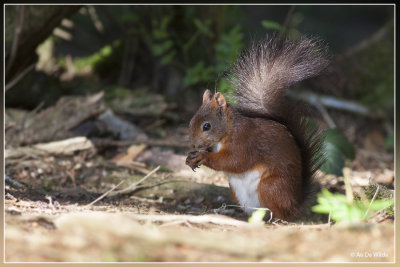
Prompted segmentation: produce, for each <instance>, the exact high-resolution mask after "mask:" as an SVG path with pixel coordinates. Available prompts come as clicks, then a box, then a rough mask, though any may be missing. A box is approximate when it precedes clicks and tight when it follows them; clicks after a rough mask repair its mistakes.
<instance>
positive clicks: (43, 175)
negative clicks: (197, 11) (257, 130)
mask: <svg viewBox="0 0 400 267" xmlns="http://www.w3.org/2000/svg"><path fill="white" fill-rule="evenodd" d="M92 100H93V99H91V101H92ZM93 101H94V102H96V101H97V100H96V101H95V100H93ZM58 105H59V106H61V105H62V103H61V104H60V103H58ZM65 106H66V107H67V106H70V103H69V104H68V105H65ZM91 110H92V111H93V109H91ZM103 111H104V110H102V112H103ZM49 113H51V114H54V112H49V111H47V113H46V111H44V112H41V113H39V114H36V115H35V114H34V115H33V116H30V118H31V119H32V120H33V121H34V119H35V116H36V117H39V118H41V120H43V118H46V116H47V114H49ZM82 113H84V110H83V111H82V110H81V113H80V114H82ZM98 113H99V114H100V113H101V112H98ZM60 114H61V113H60ZM63 114H65V112H63ZM66 114H68V116H69V117H71V113H66ZM7 116H9V117H8V118H7V117H6V141H8V142H7V143H6V145H7V146H6V160H5V164H6V166H5V167H6V177H5V179H6V188H5V190H6V191H5V260H6V262H182V261H184V262H299V261H300V262H360V261H365V262H393V261H394V218H393V216H390V215H388V214H385V213H378V214H374V216H372V217H371V218H370V219H369V220H368V221H367V222H365V223H362V224H359V225H355V226H345V225H339V224H334V223H331V222H330V220H329V218H328V216H325V215H317V214H313V215H310V213H308V214H306V215H304V216H303V217H300V218H299V219H298V220H296V221H295V222H285V221H281V220H277V219H275V218H273V219H271V220H268V219H266V222H265V224H252V223H248V220H247V219H248V218H247V216H246V215H245V214H244V213H243V212H242V211H241V210H240V208H238V207H235V206H234V205H235V203H234V202H233V200H232V198H231V196H230V190H229V187H228V182H227V179H226V177H225V176H224V174H223V173H221V172H215V171H212V170H210V169H207V168H205V167H201V168H200V169H198V170H197V171H196V172H193V171H192V170H191V169H190V168H189V167H187V166H185V164H184V162H185V153H186V152H187V148H186V147H185V142H184V141H182V140H186V139H185V138H186V137H185V136H186V135H187V129H186V127H184V126H179V127H173V128H172V127H171V129H166V130H165V131H166V132H165V133H164V134H163V136H164V137H161V138H158V139H157V138H152V139H140V138H138V139H136V141H135V142H133V141H116V140H111V139H105V138H103V139H100V138H86V137H78V138H76V136H79V135H80V134H78V133H77V132H79V131H78V130H76V128H77V125H78V124H82V122H87V118H93V117H94V115H93V114H92V113H91V114H89V115H87V116H86V117H85V118H79V123H78V122H71V121H68V123H69V125H68V127H67V128H68V129H66V128H65V127H64V128H63V127H58V126H57V123H56V124H54V123H53V124H52V126H51V127H53V128H54V129H55V128H57V127H58V128H57V131H54V132H52V138H45V139H43V140H40V138H39V137H38V134H39V133H40V132H38V131H28V130H29V126H28V127H26V128H24V129H22V130H21V129H17V126H16V125H20V123H19V122H18V119H17V116H16V115H15V112H14V115H13V116H11V115H10V113H8V115H7ZM79 116H81V115H79ZM79 116H78V115H76V116H74V115H72V117H74V118H76V117H79ZM96 116H98V114H97V115H96ZM20 117H21V116H20ZM22 117H23V118H25V119H24V120H25V122H24V123H25V124H26V125H32V126H30V127H31V128H32V129H34V127H35V123H29V122H27V121H28V119H29V118H28V119H27V116H22ZM28 117H29V116H28ZM72 117H71V118H72ZM59 121H61V122H62V123H63V125H64V126H65V123H66V121H67V120H66V119H59ZM349 123H350V124H351V122H349ZM364 126H365V125H358V126H357V127H359V128H363V127H364ZM49 127H50V126H49ZM83 128H84V127H83ZM70 129H74V131H75V132H74V131H69V135H65V136H62V133H64V134H65V133H66V132H67V130H70ZM349 129H350V127H349ZM352 129H353V130H351V129H350V130H349V131H348V132H346V134H347V136H348V137H349V139H350V140H351V141H352V140H361V141H360V142H359V143H358V144H357V147H356V159H355V160H354V161H353V162H351V163H349V164H348V167H347V168H348V170H349V172H350V177H351V181H350V182H351V186H352V189H353V191H354V192H357V190H360V188H362V187H363V186H368V185H369V184H370V183H375V184H380V185H381V187H382V188H387V190H389V191H390V190H391V191H393V190H392V189H393V183H394V172H393V160H394V159H393V151H391V152H390V151H386V150H383V149H381V148H382V147H383V145H382V142H383V141H382V139H383V137H382V134H381V133H380V131H379V130H377V128H376V127H375V128H374V127H372V126H371V125H370V126H369V127H366V128H365V130H364V131H363V133H362V135H360V133H359V131H357V129H354V128H352ZM80 131H83V130H82V127H81V128H80ZM22 132H23V134H24V135H22V137H21V136H20V135H19V134H20V133H22ZM48 132H49V130H47V131H46V132H45V133H43V134H42V136H43V135H44V134H47V133H48ZM27 135H29V136H30V137H32V138H31V139H30V140H31V141H30V142H26V143H23V142H21V140H28V139H27ZM7 136H8V137H7ZM54 136H57V138H56V139H55V138H53V137H54ZM61 137H62V138H61ZM53 140H64V143H62V142H61V143H60V142H56V143H52V142H51V141H53ZM140 140H141V141H140ZM377 140H378V141H377ZM38 143H41V144H39V145H38ZM158 166H160V167H158ZM317 176H318V177H317V178H318V181H319V183H320V184H321V187H322V188H327V189H329V190H330V191H331V192H341V193H343V192H344V188H345V183H344V179H343V177H336V176H333V175H324V174H322V173H318V175H317Z"/></svg>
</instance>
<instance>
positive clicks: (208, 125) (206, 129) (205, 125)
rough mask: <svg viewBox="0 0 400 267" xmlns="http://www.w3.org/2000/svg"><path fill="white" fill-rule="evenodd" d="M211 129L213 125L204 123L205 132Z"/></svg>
mask: <svg viewBox="0 0 400 267" xmlns="http://www.w3.org/2000/svg"><path fill="white" fill-rule="evenodd" d="M210 129H211V124H209V123H208V122H206V123H204V125H203V131H208V130H210Z"/></svg>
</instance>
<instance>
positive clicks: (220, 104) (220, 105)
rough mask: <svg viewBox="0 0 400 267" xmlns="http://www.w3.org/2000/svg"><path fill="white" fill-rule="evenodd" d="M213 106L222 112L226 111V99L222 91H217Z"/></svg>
mask: <svg viewBox="0 0 400 267" xmlns="http://www.w3.org/2000/svg"><path fill="white" fill-rule="evenodd" d="M212 107H213V108H215V109H218V110H219V111H220V112H221V113H225V112H226V100H225V97H224V96H223V95H222V94H221V93H220V92H218V93H215V95H214V97H213V103H212Z"/></svg>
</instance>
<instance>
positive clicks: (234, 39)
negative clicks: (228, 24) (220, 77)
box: [214, 25, 243, 73]
mask: <svg viewBox="0 0 400 267" xmlns="http://www.w3.org/2000/svg"><path fill="white" fill-rule="evenodd" d="M242 48H243V33H242V30H241V27H240V26H239V25H237V26H235V27H233V28H232V29H231V30H230V31H228V32H226V33H223V34H222V35H221V38H220V40H219V41H218V42H217V43H216V44H215V46H214V49H215V55H216V61H217V65H216V68H215V71H216V72H217V73H220V72H223V71H226V70H227V69H228V67H229V65H230V64H231V63H232V62H233V61H234V60H235V59H236V57H237V55H238V53H239V52H240V50H242Z"/></svg>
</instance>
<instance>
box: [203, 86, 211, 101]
mask: <svg viewBox="0 0 400 267" xmlns="http://www.w3.org/2000/svg"><path fill="white" fill-rule="evenodd" d="M210 100H211V91H210V90H208V89H207V90H206V91H205V92H204V94H203V104H205V103H207V102H209V101H210Z"/></svg>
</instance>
